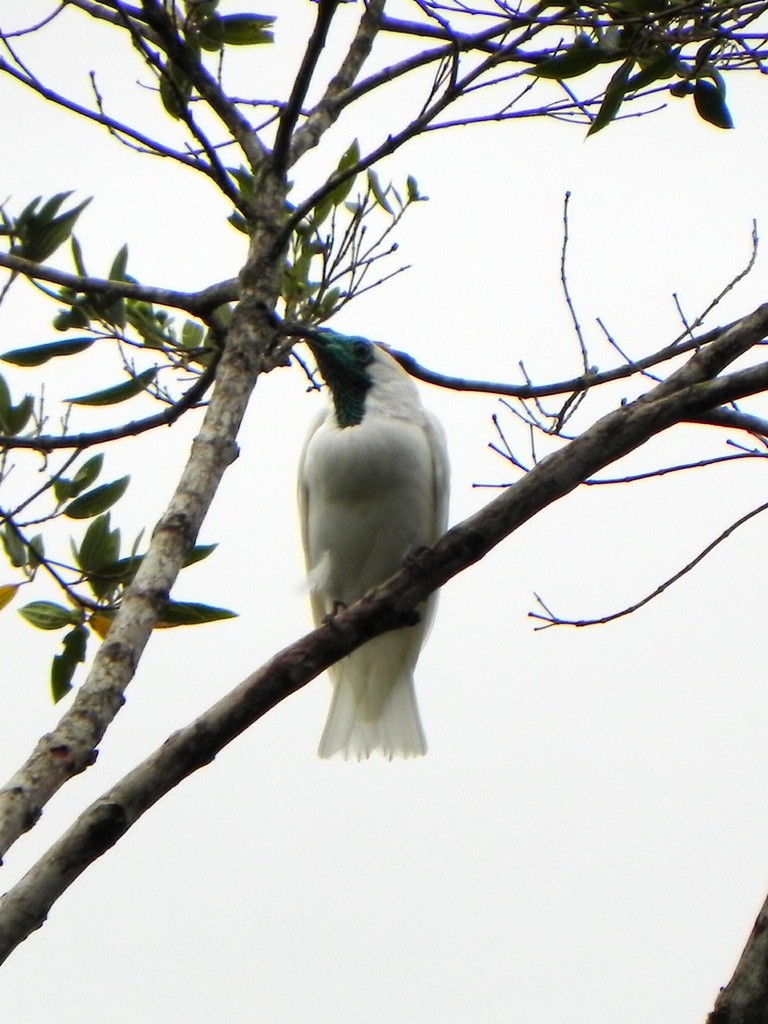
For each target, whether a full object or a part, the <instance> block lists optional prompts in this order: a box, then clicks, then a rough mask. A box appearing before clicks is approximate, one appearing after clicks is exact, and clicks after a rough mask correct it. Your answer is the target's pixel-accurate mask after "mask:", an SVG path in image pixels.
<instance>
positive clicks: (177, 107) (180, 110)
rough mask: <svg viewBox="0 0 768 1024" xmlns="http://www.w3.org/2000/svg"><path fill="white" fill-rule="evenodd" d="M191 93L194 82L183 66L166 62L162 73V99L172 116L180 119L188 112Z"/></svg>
mask: <svg viewBox="0 0 768 1024" xmlns="http://www.w3.org/2000/svg"><path fill="white" fill-rule="evenodd" d="M191 95H192V83H191V82H190V80H189V79H188V78H187V76H186V75H185V74H184V72H183V71H182V70H181V68H179V67H177V66H176V65H175V64H171V63H170V62H169V63H168V64H166V66H165V67H164V68H163V73H162V74H161V75H160V99H161V100H162V103H163V106H164V107H165V109H166V110H167V111H168V113H169V114H170V115H171V117H173V118H175V119H176V120H178V119H179V118H180V117H181V116H182V115H183V114H184V113H185V112H186V109H187V104H188V103H189V98H190V96H191Z"/></svg>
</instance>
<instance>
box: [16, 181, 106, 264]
mask: <svg viewBox="0 0 768 1024" xmlns="http://www.w3.org/2000/svg"><path fill="white" fill-rule="evenodd" d="M67 194H69V193H67ZM90 201H91V199H90V197H89V198H88V199H85V200H83V202H82V203H80V204H79V205H78V206H76V207H75V208H74V209H73V210H70V211H69V212H68V213H62V214H61V215H60V216H59V217H54V219H53V220H50V221H48V222H47V223H46V222H44V221H43V220H42V214H43V210H45V209H46V207H47V206H48V204H46V206H45V207H43V210H41V211H40V213H39V214H38V215H37V217H36V218H35V220H34V221H33V222H32V223H30V225H29V229H28V231H27V237H26V238H25V239H24V240H23V241H22V243H21V244H20V245H19V246H18V247H17V249H16V251H17V253H18V255H19V256H23V257H24V258H25V259H28V260H34V261H35V263H42V262H43V261H44V260H47V259H48V257H49V256H51V255H52V254H53V253H54V252H55V251H56V250H57V249H58V248H59V246H60V245H62V244H63V243H64V242H66V240H67V239H68V238H69V236H70V235H71V234H72V228H73V227H74V226H75V222H76V221H77V218H78V217H79V216H80V214H81V213H82V212H83V210H84V209H85V208H86V206H87V205H88V204H89V203H90ZM50 202H51V200H49V203H50Z"/></svg>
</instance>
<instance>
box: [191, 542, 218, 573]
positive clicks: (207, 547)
mask: <svg viewBox="0 0 768 1024" xmlns="http://www.w3.org/2000/svg"><path fill="white" fill-rule="evenodd" d="M218 546H219V545H218V544H196V545H195V547H193V548H192V550H191V551H190V552H189V554H188V555H187V557H186V558H185V559H184V562H183V565H184V567H185V568H186V566H188V565H194V564H195V562H202V561H203V560H204V559H206V558H207V557H208V556H209V555H212V554H213V552H214V551H215V550H216V548H217V547H218Z"/></svg>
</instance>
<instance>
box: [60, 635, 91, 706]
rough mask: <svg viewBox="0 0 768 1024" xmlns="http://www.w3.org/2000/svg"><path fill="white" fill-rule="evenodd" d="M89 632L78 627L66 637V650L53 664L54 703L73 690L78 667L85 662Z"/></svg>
mask: <svg viewBox="0 0 768 1024" xmlns="http://www.w3.org/2000/svg"><path fill="white" fill-rule="evenodd" d="M87 643H88V630H87V629H86V628H85V626H82V625H81V626H76V627H75V628H74V629H73V630H70V632H69V633H67V635H66V636H65V637H64V650H63V652H62V653H61V654H57V655H56V656H55V657H54V659H53V662H52V663H51V696H52V697H53V701H54V703H56V702H57V701H60V700H61V698H62V697H65V696H66V695H67V694H68V693H69V691H70V690H71V689H72V677H73V676H74V674H75V669H76V668H77V666H78V665H79V664H80V663H81V662H83V661H85V650H86V646H87Z"/></svg>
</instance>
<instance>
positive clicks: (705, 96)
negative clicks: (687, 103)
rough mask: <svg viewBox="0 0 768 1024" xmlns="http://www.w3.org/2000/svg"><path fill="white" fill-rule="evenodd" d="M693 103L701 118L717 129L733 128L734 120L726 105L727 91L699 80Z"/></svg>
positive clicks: (694, 91) (701, 79)
mask: <svg viewBox="0 0 768 1024" xmlns="http://www.w3.org/2000/svg"><path fill="white" fill-rule="evenodd" d="M693 102H694V103H695V104H696V110H697V111H698V112H699V117H701V118H703V120H705V121H708V122H709V124H713V125H714V126H715V127H716V128H733V118H732V117H731V114H730V111H729V110H728V107H727V106H726V103H725V90H720V89H718V87H717V86H716V85H714V84H713V83H712V82H710V81H707V79H705V78H699V79H698V80H697V82H696V85H695V86H694V89H693Z"/></svg>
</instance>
